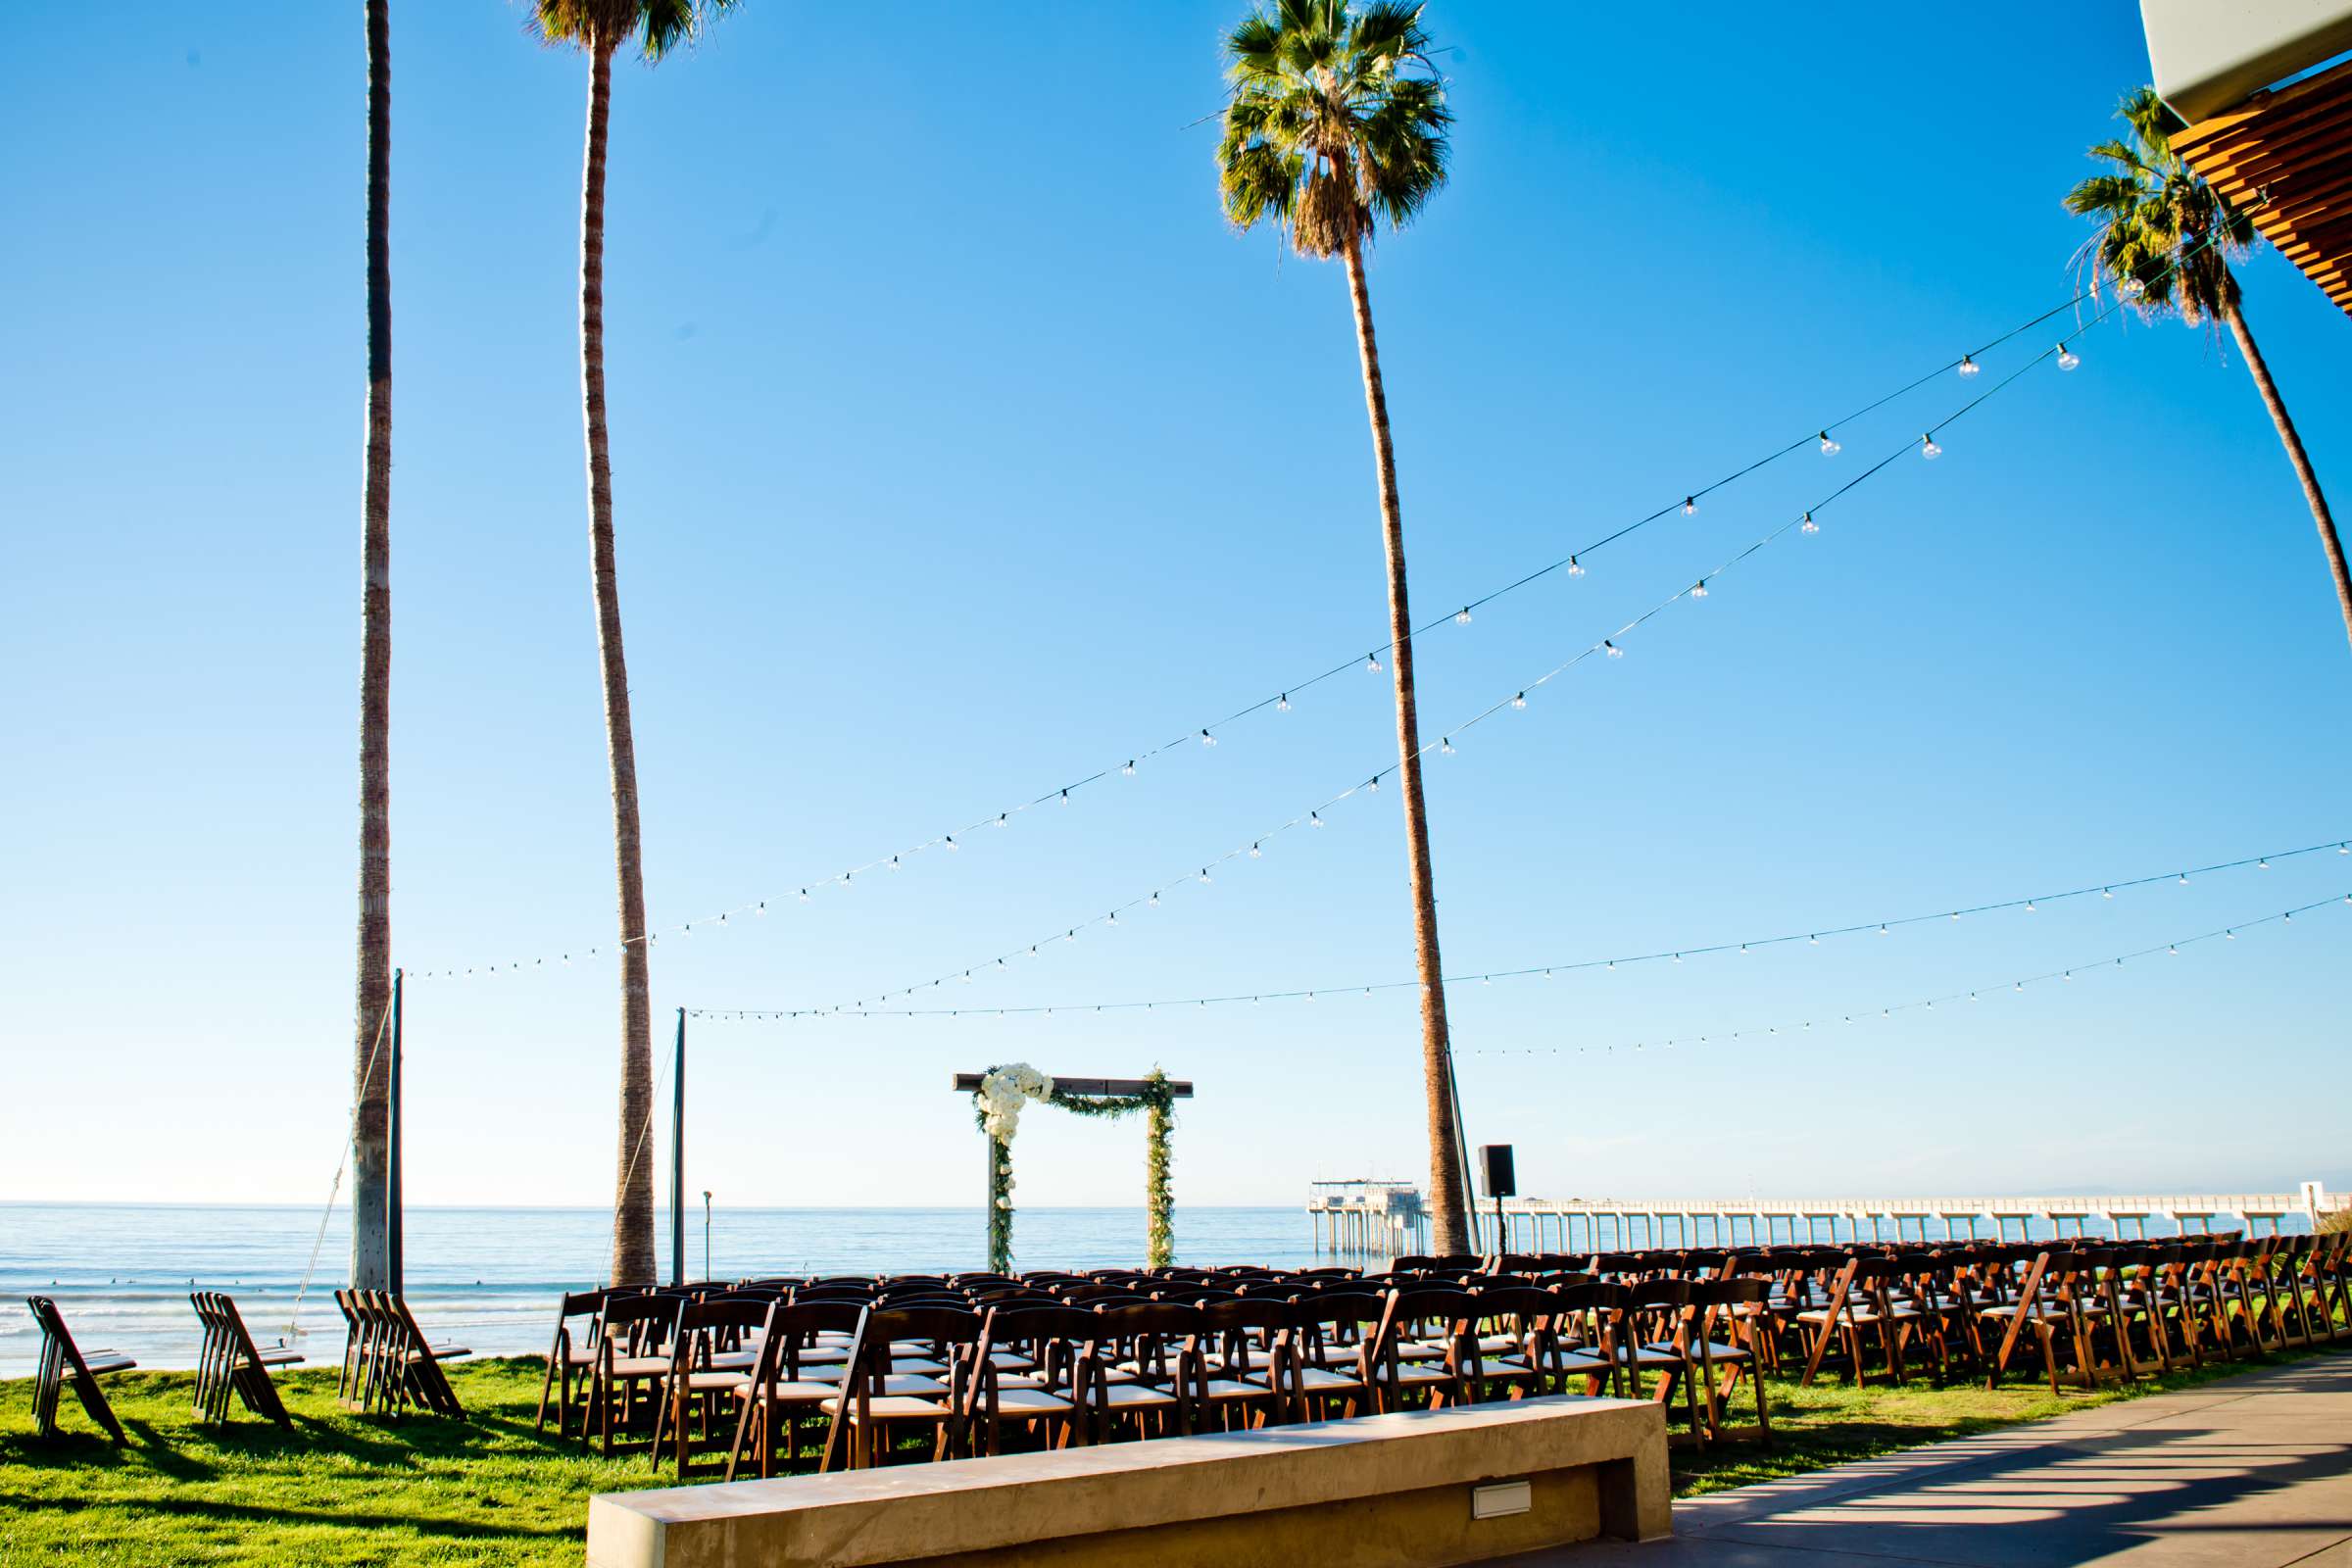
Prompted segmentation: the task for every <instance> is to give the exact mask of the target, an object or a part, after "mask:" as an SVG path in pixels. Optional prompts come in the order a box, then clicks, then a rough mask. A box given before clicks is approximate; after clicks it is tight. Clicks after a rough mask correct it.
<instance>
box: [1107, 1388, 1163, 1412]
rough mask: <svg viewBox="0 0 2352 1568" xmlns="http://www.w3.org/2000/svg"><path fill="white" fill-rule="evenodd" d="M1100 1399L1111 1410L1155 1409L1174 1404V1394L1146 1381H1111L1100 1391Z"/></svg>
mask: <svg viewBox="0 0 2352 1568" xmlns="http://www.w3.org/2000/svg"><path fill="white" fill-rule="evenodd" d="M1103 1402H1104V1403H1105V1404H1107V1405H1109V1406H1110V1408H1112V1409H1113V1410H1138V1409H1156V1408H1157V1407H1159V1406H1160V1405H1163V1404H1174V1403H1175V1402H1176V1396H1174V1395H1173V1394H1168V1393H1166V1392H1164V1391H1162V1390H1159V1389H1155V1388H1152V1386H1151V1385H1150V1384H1148V1383H1113V1384H1111V1385H1110V1386H1109V1387H1108V1388H1105V1389H1104V1390H1103Z"/></svg>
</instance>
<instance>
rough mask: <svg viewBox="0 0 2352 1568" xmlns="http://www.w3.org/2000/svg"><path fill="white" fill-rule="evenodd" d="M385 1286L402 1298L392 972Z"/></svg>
mask: <svg viewBox="0 0 2352 1568" xmlns="http://www.w3.org/2000/svg"><path fill="white" fill-rule="evenodd" d="M384 1098H385V1102H386V1103H385V1123H384V1284H385V1285H386V1287H387V1288H389V1289H390V1290H391V1292H392V1294H393V1295H394V1296H398V1295H400V1294H401V1291H402V1288H403V1281H402V1278H401V1263H402V1258H401V1252H402V1247H401V1242H402V1240H403V1238H402V1236H401V1234H400V1232H401V1203H400V1177H401V1166H402V1165H403V1164H404V1163H405V1162H404V1161H403V1160H402V1158H401V1156H400V1141H401V1138H402V1135H403V1134H405V1133H406V1132H407V1130H408V1129H407V1127H406V1126H405V1125H404V1122H405V1120H406V1118H404V1117H403V1116H402V1115H401V1113H400V971H399V970H398V969H395V970H393V971H392V1064H391V1066H390V1068H389V1069H388V1070H387V1071H386V1073H385V1075H384Z"/></svg>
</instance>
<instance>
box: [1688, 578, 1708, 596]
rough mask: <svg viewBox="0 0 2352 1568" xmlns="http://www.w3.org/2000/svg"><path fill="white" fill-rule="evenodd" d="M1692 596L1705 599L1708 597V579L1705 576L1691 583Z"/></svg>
mask: <svg viewBox="0 0 2352 1568" xmlns="http://www.w3.org/2000/svg"><path fill="white" fill-rule="evenodd" d="M1706 597H1707V579H1706V578H1704V577H1701V578H1699V579H1698V581H1696V582H1694V583H1692V584H1691V598H1693V599H1704V598H1706Z"/></svg>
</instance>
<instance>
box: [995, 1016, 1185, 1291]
mask: <svg viewBox="0 0 2352 1568" xmlns="http://www.w3.org/2000/svg"><path fill="white" fill-rule="evenodd" d="M956 1092H957V1093H959V1094H968V1095H970V1096H971V1097H972V1112H973V1116H974V1119H976V1120H977V1121H978V1122H979V1124H980V1132H981V1135H982V1136H983V1137H984V1138H986V1139H987V1141H988V1266H989V1268H990V1269H991V1270H993V1271H994V1272H996V1273H1000V1274H1002V1273H1005V1272H1007V1271H1008V1270H1010V1268H1011V1267H1012V1216H1013V1205H1012V1138H1013V1134H1014V1133H1016V1132H1018V1131H1019V1130H1020V1124H1021V1111H1022V1109H1023V1108H1024V1107H1026V1106H1027V1105H1028V1103H1030V1102H1031V1101H1035V1102H1037V1103H1040V1104H1047V1105H1053V1106H1054V1107H1056V1108H1057V1109H1061V1110H1067V1111H1073V1112H1075V1113H1076V1114H1078V1115H1081V1116H1106V1117H1109V1118H1111V1119H1113V1120H1116V1119H1117V1118H1119V1117H1121V1116H1128V1115H1132V1114H1134V1113H1135V1112H1136V1111H1139V1110H1140V1111H1143V1112H1145V1113H1146V1114H1145V1118H1144V1212H1145V1227H1144V1242H1145V1245H1144V1260H1145V1262H1146V1264H1147V1265H1148V1266H1150V1267H1152V1268H1157V1267H1160V1266H1161V1265H1163V1264H1165V1263H1167V1262H1169V1261H1170V1260H1171V1259H1172V1258H1173V1256H1174V1255H1175V1245H1174V1236H1173V1233H1172V1231H1171V1229H1170V1224H1169V1214H1170V1210H1171V1208H1172V1207H1173V1199H1172V1198H1171V1196H1170V1190H1169V1186H1168V1134H1169V1132H1170V1131H1171V1130H1172V1129H1173V1128H1174V1127H1175V1125H1176V1110H1175V1104H1176V1102H1177V1101H1179V1100H1190V1099H1192V1098H1193V1086H1192V1085H1191V1084H1190V1083H1189V1082H1184V1081H1181V1080H1177V1079H1171V1078H1170V1077H1169V1076H1168V1075H1167V1074H1166V1073H1164V1072H1162V1071H1160V1070H1159V1069H1158V1068H1157V1067H1154V1068H1152V1071H1151V1073H1150V1074H1149V1075H1147V1076H1145V1077H1142V1078H1054V1077H1052V1076H1049V1075H1048V1074H1046V1073H1042V1072H1040V1071H1038V1070H1037V1069H1036V1068H1035V1067H1032V1066H1030V1065H1029V1064H1028V1063H1027V1062H1025V1061H1015V1062H1008V1063H1005V1064H1004V1065H1002V1066H996V1067H991V1068H989V1069H988V1070H987V1071H986V1072H959V1073H957V1074H956Z"/></svg>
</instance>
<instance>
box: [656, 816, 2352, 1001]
mask: <svg viewBox="0 0 2352 1568" xmlns="http://www.w3.org/2000/svg"><path fill="white" fill-rule="evenodd" d="M2312 855H2334V856H2343V857H2352V838H2346V839H2339V840H2329V841H2326V842H2323V843H2319V844H2311V845H2306V846H2304V847H2303V848H2301V849H2293V850H2276V851H2273V852H2271V853H2269V854H2267V855H2255V856H2247V857H2243V858H2238V859H2234V860H2218V861H2215V862H2214V863H2212V864H2210V865H2195V866H2188V867H2185V868H2182V869H2178V870H2170V871H2161V872H2156V873H2152V874H2150V875H2145V876H2133V877H2125V878H2122V879H2119V880H2115V881H2107V882H2086V883H2084V884H2082V886H2080V887H2073V888H2065V889H2062V890H2060V891H2058V892H2055V893H2035V894H2030V895H2027V896H2025V897H2021V898H2009V899H1997V900H1994V901H1992V902H1990V903H1983V904H1968V905H1955V906H1951V907H1944V908H1938V909H1936V910H1934V911H1933V912H1931V913H1926V914H1904V915H1890V916H1886V917H1883V918H1876V919H1868V920H1851V921H1847V922H1845V923H1844V924H1841V925H1830V926H1817V927H1807V928H1806V929H1803V930H1798V931H1783V932H1777V933H1775V934H1773V935H1770V936H1761V937H1747V938H1743V939H1741V940H1740V941H1736V942H1704V943H1690V944H1686V945H1684V946H1681V947H1671V948H1652V949H1645V950H1643V951H1641V952H1637V953H1620V954H1617V955H1615V956H1608V957H1597V958H1574V959H1565V960H1560V961H1556V962H1552V963H1539V964H1528V965H1525V966H1523V967H1519V968H1510V969H1485V970H1472V971H1468V972H1464V973H1457V974H1449V975H1447V976H1446V981H1445V983H1446V986H1448V987H1453V986H1465V985H1474V984H1476V985H1490V984H1493V983H1494V982H1495V981H1497V980H1527V979H1535V978H1542V979H1545V980H1550V979H1555V978H1557V977H1559V976H1561V975H1569V974H1576V973H1579V972H1582V971H1588V970H1593V969H1599V970H1614V969H1617V968H1619V967H1625V968H1632V967H1633V966H1635V965H1636V964H1646V963H1664V962H1674V963H1680V962H1682V961H1684V960H1685V959H1688V958H1711V957H1719V956H1725V955H1738V954H1748V953H1756V952H1761V951H1763V950H1765V949H1768V948H1778V947H1790V946H1794V945H1796V944H1798V943H1803V944H1805V945H1807V946H1816V947H1817V946H1819V945H1820V944H1821V943H1823V942H1829V941H1837V940H1838V939H1840V938H1845V937H1854V936H1864V935H1891V934H1892V933H1894V932H1896V931H1900V930H1903V929H1904V928H1906V927H1909V926H1916V925H1931V924H1932V925H1938V926H1945V925H1950V924H1952V923H1954V922H1957V921H1959V920H1962V919H1964V918H1975V917H1977V916H1981V915H1987V914H1999V913H2004V912H2008V911H2012V910H2022V911H2024V912H2026V913H2028V914H2034V913H2038V912H2040V911H2041V910H2042V909H2045V908H2052V907H2057V906H2058V905H2061V904H2066V903H2070V902H2073V901H2075V900H2081V899H2090V898H2094V897H2095V898H2097V899H2098V900H2099V901H2100V902H2101V903H2102V904H2105V903H2108V902H2111V901H2112V900H2113V899H2114V898H2115V896H2116V895H2117V894H2119V893H2130V892H2132V891H2135V890H2137V889H2140V888H2146V887H2152V886H2155V885H2156V884H2158V883H2174V884H2177V885H2180V886H2183V887H2185V886H2187V885H2188V882H2189V879H2190V878H2191V877H2197V878H2203V877H2207V876H2212V875H2214V874H2216V873H2219V872H2224V871H2242V870H2246V869H2248V868H2254V869H2258V870H2267V869H2269V868H2271V867H2272V866H2273V865H2276V864H2279V863H2283V862H2285V861H2288V860H2296V859H2301V858H2304V857H2305V856H2312ZM2297 912H2300V911H2297ZM1420 986H1421V982H1420V981H1419V980H1417V979H1414V980H1379V981H1373V982H1371V983H1369V984H1367V983H1365V982H1363V981H1360V980H1359V981H1354V982H1351V983H1348V984H1343V985H1326V986H1313V987H1294V988H1292V989H1289V990H1271V991H1245V992H1229V993H1226V994H1223V995H1210V996H1186V997H1152V998H1149V999H1134V1000H1124V1001H1116V1002H1085V1003H1055V1004H1051V1005H1047V1004H1034V1005H1022V1006H988V1005H982V1006H972V1007H881V1006H875V1005H862V1004H853V1005H850V1006H847V1007H689V1008H687V1009H686V1014H687V1016H688V1017H691V1018H707V1019H712V1020H718V1021H731V1022H747V1021H748V1022H769V1021H778V1020H788V1019H799V1018H824V1017H840V1016H848V1017H861V1018H985V1017H994V1018H1005V1017H1021V1016H1037V1015H1050V1014H1053V1013H1056V1012H1065V1013H1096V1012H1148V1011H1152V1010H1154V1009H1157V1008H1161V1007H1216V1006H1235V1005H1256V1004H1260V1003H1267V1002H1312V1001H1314V1000H1315V999H1316V998H1317V997H1343V996H1370V995H1371V994H1373V993H1374V992H1381V991H1406V990H1412V991H1417V990H1419V989H1420Z"/></svg>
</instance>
